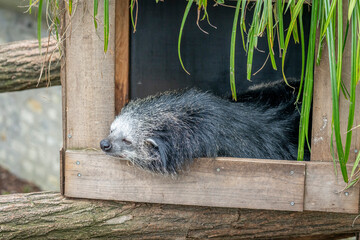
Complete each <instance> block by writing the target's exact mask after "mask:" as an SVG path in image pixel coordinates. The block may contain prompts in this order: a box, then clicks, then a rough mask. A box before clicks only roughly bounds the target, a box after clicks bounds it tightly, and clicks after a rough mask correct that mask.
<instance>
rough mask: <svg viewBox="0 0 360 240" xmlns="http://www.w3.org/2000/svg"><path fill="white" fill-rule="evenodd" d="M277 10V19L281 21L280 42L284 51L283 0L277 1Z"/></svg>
mask: <svg viewBox="0 0 360 240" xmlns="http://www.w3.org/2000/svg"><path fill="white" fill-rule="evenodd" d="M276 9H277V18H278V20H279V22H278V24H279V42H280V49H281V50H283V49H284V47H285V43H284V20H283V14H284V13H283V10H284V9H283V4H282V0H276Z"/></svg>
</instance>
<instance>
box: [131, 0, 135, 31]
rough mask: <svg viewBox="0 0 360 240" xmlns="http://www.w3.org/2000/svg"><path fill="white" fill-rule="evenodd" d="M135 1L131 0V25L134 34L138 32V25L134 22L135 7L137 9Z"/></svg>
mask: <svg viewBox="0 0 360 240" xmlns="http://www.w3.org/2000/svg"><path fill="white" fill-rule="evenodd" d="M135 1H136V0H131V1H130V19H131V24H132V26H133V29H134V30H133V32H134V33H135V32H136V24H135V21H134V7H135Z"/></svg>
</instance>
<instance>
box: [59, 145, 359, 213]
mask: <svg viewBox="0 0 360 240" xmlns="http://www.w3.org/2000/svg"><path fill="white" fill-rule="evenodd" d="M304 165H306V182H304V180H305V179H304ZM292 171H293V172H292ZM65 186H66V187H65V195H66V196H69V197H78V198H94V199H108V200H121V201H135V202H156V203H172V204H183V205H201V206H216V207H239V208H252V209H271V210H289V211H302V210H303V209H304V210H311V211H328V212H347V213H357V212H358V205H359V189H358V187H355V188H351V189H349V190H346V191H344V192H341V190H343V188H344V186H345V185H344V183H343V181H342V178H341V174H338V176H337V177H336V176H335V172H334V170H333V164H332V163H330V162H324V163H319V162H295V161H276V160H264V159H235V158H217V159H216V160H215V159H197V160H195V161H194V163H193V164H192V165H191V166H190V169H189V171H186V172H185V173H182V174H180V175H179V177H178V178H176V179H171V178H164V177H162V176H157V175H153V174H150V173H147V172H144V171H143V170H140V169H138V168H137V167H135V166H130V164H129V162H127V161H124V160H119V159H117V158H113V157H108V156H106V155H104V154H103V153H101V152H97V151H91V152H89V151H67V152H66V165H65ZM304 188H305V195H304V194H303V191H304ZM345 192H346V193H345ZM291 202H294V204H291ZM299 204H300V205H301V206H299Z"/></svg>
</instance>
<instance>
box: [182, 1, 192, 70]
mask: <svg viewBox="0 0 360 240" xmlns="http://www.w3.org/2000/svg"><path fill="white" fill-rule="evenodd" d="M193 2H194V0H189V1H188V3H187V5H186V8H185V12H184V16H183V18H182V21H181V26H180V32H179V38H178V56H179V61H180V64H181V67H182V68H183V69H184V71H185V72H186V73H187V74H189V75H190V73H189V72H188V71H187V70H186V69H185V67H184V63H183V61H182V59H181V50H180V46H181V37H182V33H183V29H184V26H185V22H186V18H187V16H188V14H189V11H190V8H191V5H192V4H193Z"/></svg>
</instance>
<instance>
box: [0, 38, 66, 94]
mask: <svg viewBox="0 0 360 240" xmlns="http://www.w3.org/2000/svg"><path fill="white" fill-rule="evenodd" d="M41 42H42V45H41V54H40V51H39V42H38V40H25V41H19V42H11V43H5V44H1V45H0V93H2V92H12V91H20V90H27V89H32V88H37V87H50V86H57V85H60V63H59V61H60V53H59V50H58V44H57V42H56V41H55V40H53V39H50V41H49V39H48V38H42V39H41ZM49 67H50V68H49ZM41 70H42V75H41V78H40V73H41ZM49 73H50V74H49ZM39 78H40V79H39Z"/></svg>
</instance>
